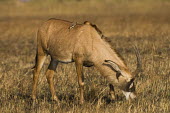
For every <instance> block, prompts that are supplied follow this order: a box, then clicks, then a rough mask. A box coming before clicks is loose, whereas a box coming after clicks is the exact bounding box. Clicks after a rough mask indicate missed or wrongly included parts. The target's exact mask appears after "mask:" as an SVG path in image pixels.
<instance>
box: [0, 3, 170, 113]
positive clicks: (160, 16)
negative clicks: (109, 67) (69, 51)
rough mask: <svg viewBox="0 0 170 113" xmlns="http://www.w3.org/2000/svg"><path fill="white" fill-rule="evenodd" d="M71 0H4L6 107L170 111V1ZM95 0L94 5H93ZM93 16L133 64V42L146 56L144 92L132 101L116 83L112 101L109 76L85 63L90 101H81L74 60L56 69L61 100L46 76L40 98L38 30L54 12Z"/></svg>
mask: <svg viewBox="0 0 170 113" xmlns="http://www.w3.org/2000/svg"><path fill="white" fill-rule="evenodd" d="M106 1H107V2H103V1H100V0H99V1H97V0H94V1H83V0H82V1H80V2H77V1H76V0H75V1H74V0H73V1H71V2H70V1H67V2H64V1H63V2H59V1H58V2H55V1H54V0H51V2H47V1H45V2H42V1H41V0H39V1H38V2H35V1H31V2H27V3H22V2H18V1H16V0H7V1H0V7H1V11H0V26H1V28H0V112H1V113H9V112H17V113H22V112H26V113H27V112H31V113H32V112H38V113H51V112H52V113H53V112H56V113H59V112H64V113H65V112H69V113H72V112H76V113H79V112H83V113H94V112H99V113H101V112H106V113H107V112H111V113H113V112H114V113H169V112H170V107H169V106H170V87H169V86H170V15H169V8H170V7H169V6H170V2H169V1H168V0H166V1H160V0H156V1H153V0H144V1H143V2H141V1H138V0H133V1H130V0H128V1H126V2H123V0H121V1H120V2H119V1H117V0H114V1H111V0H106ZM89 3H90V5H89ZM51 17H53V18H60V19H66V20H70V21H76V22H79V23H81V22H83V21H85V20H88V21H91V22H93V23H95V24H97V25H98V27H99V28H100V29H101V30H102V31H103V33H104V34H105V35H106V36H108V37H109V40H110V41H111V42H109V43H110V44H111V45H112V47H113V48H115V49H116V50H117V51H118V52H119V53H120V54H121V55H122V57H123V58H124V59H125V61H126V63H127V64H128V67H129V68H130V69H131V70H134V69H135V66H136V59H135V54H134V50H133V45H137V47H138V48H139V50H140V53H141V56H142V63H143V73H142V74H141V75H140V76H139V77H137V78H136V80H135V82H136V86H137V93H138V98H137V100H135V101H131V102H129V101H126V100H125V98H124V96H123V95H122V94H121V92H120V91H119V90H118V89H116V92H117V95H118V96H117V100H116V101H110V99H109V94H108V92H109V88H108V86H107V85H108V82H107V81H106V80H105V78H103V77H101V76H100V74H99V73H98V71H97V70H95V69H94V68H84V73H85V100H86V102H85V104H84V105H82V106H80V105H79V104H78V100H79V90H78V84H77V78H76V73H75V67H74V63H73V64H68V65H65V64H59V66H58V68H57V70H56V73H55V80H54V82H55V88H56V95H57V96H58V97H59V99H60V100H61V104H60V106H58V105H57V104H55V103H53V102H52V101H51V100H50V93H49V87H48V84H47V81H46V78H45V76H44V72H45V70H46V69H47V66H48V61H49V59H48V60H47V61H46V63H45V66H44V67H43V70H42V73H41V75H40V80H39V81H40V82H39V85H38V104H37V105H36V106H35V107H32V101H31V98H30V94H31V86H32V70H31V67H32V66H33V65H34V58H35V50H36V38H35V36H36V31H37V28H38V26H40V25H41V23H42V22H43V21H45V20H47V19H48V18H51Z"/></svg>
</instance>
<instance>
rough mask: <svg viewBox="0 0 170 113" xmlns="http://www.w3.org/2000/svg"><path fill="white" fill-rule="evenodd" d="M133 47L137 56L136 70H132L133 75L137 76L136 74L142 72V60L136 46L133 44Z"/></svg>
mask: <svg viewBox="0 0 170 113" xmlns="http://www.w3.org/2000/svg"><path fill="white" fill-rule="evenodd" d="M134 49H135V54H136V58H137V67H136V70H135V71H134V72H133V75H135V76H138V74H139V73H140V72H142V64H141V63H142V62H141V57H140V53H139V50H138V48H137V47H136V46H134Z"/></svg>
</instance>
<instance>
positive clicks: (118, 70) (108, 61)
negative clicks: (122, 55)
mask: <svg viewBox="0 0 170 113" xmlns="http://www.w3.org/2000/svg"><path fill="white" fill-rule="evenodd" d="M105 62H107V63H108V64H109V66H111V67H112V68H113V69H114V70H115V71H117V72H119V73H121V69H120V67H119V66H118V65H117V64H116V63H115V62H113V61H111V60H105ZM108 64H105V65H108Z"/></svg>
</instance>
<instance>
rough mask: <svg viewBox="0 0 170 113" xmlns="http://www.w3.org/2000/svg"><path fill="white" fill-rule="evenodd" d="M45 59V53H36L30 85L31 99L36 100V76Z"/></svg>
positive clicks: (37, 76)
mask: <svg viewBox="0 0 170 113" xmlns="http://www.w3.org/2000/svg"><path fill="white" fill-rule="evenodd" d="M45 59H46V55H38V54H37V56H36V65H35V68H34V73H33V86H32V95H31V97H32V99H33V100H36V91H37V83H38V78H39V74H40V71H41V68H42V66H43V64H44V61H45Z"/></svg>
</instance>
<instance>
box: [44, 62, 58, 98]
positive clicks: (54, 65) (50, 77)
mask: <svg viewBox="0 0 170 113" xmlns="http://www.w3.org/2000/svg"><path fill="white" fill-rule="evenodd" d="M57 65H58V62H56V61H54V60H51V62H50V65H49V66H48V69H47V72H46V78H47V81H48V84H49V87H50V92H51V95H52V100H54V101H58V98H57V96H56V95H55V90H54V82H53V76H54V72H55V70H56V68H57Z"/></svg>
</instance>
